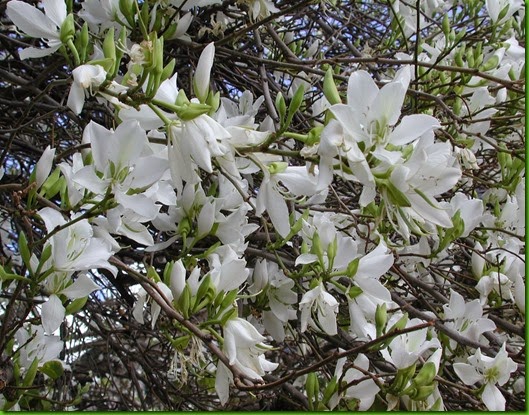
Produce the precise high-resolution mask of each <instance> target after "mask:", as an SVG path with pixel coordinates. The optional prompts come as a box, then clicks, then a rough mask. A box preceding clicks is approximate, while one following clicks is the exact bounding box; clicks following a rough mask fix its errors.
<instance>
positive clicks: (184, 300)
mask: <svg viewBox="0 0 529 415" xmlns="http://www.w3.org/2000/svg"><path fill="white" fill-rule="evenodd" d="M176 305H177V308H178V310H180V311H181V312H182V315H183V316H184V317H185V318H189V310H190V309H191V306H192V304H191V290H190V289H189V286H188V285H187V284H186V285H185V287H184V290H183V291H182V294H180V297H178V300H177V302H176Z"/></svg>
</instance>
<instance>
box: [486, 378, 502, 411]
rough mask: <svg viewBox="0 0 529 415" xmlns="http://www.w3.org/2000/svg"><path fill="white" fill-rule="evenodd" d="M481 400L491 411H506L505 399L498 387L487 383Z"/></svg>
mask: <svg viewBox="0 0 529 415" xmlns="http://www.w3.org/2000/svg"><path fill="white" fill-rule="evenodd" d="M481 400H482V401H483V403H484V404H485V406H486V407H487V409H488V410H489V411H505V397H504V396H503V395H502V393H501V392H500V390H499V389H498V388H497V387H496V385H493V384H491V383H487V384H486V385H485V389H483V394H482V395H481Z"/></svg>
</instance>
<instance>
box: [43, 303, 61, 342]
mask: <svg viewBox="0 0 529 415" xmlns="http://www.w3.org/2000/svg"><path fill="white" fill-rule="evenodd" d="M64 315H65V308H64V306H63V305H62V302H61V300H60V299H59V297H57V296H56V295H55V294H52V295H50V298H49V299H48V301H46V302H45V303H44V304H43V305H42V313H41V319H42V326H43V327H44V331H45V332H46V333H47V334H53V332H54V331H55V330H57V329H58V328H59V326H60V325H61V323H62V321H63V320H64Z"/></svg>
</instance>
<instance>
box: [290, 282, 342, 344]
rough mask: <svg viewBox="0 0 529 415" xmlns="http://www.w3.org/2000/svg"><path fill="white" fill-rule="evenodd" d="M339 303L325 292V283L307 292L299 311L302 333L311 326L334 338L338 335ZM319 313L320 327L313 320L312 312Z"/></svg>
mask: <svg viewBox="0 0 529 415" xmlns="http://www.w3.org/2000/svg"><path fill="white" fill-rule="evenodd" d="M338 307H339V303H338V301H336V298H334V297H333V296H332V295H331V294H329V293H328V292H327V291H325V288H324V287H323V283H320V284H319V285H318V286H316V288H314V289H312V290H310V291H307V292H306V293H305V294H304V295H303V298H302V299H301V302H300V303H299V309H300V310H301V332H302V333H303V332H304V331H305V330H307V325H308V324H309V323H310V325H311V326H312V327H314V328H317V329H319V330H323V331H325V333H327V334H329V335H331V336H333V335H335V334H338V328H337V325H336V314H338ZM313 311H314V312H315V313H317V315H318V317H317V320H318V325H316V323H315V321H314V320H313V318H312V315H311V314H312V312H313Z"/></svg>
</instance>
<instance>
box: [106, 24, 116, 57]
mask: <svg viewBox="0 0 529 415" xmlns="http://www.w3.org/2000/svg"><path fill="white" fill-rule="evenodd" d="M103 54H104V56H105V58H109V59H112V60H114V61H115V59H116V41H115V39H114V28H113V27H111V28H110V29H108V30H107V34H106V35H105V39H104V40H103Z"/></svg>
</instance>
